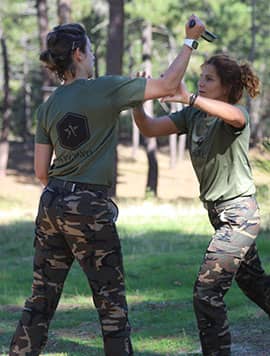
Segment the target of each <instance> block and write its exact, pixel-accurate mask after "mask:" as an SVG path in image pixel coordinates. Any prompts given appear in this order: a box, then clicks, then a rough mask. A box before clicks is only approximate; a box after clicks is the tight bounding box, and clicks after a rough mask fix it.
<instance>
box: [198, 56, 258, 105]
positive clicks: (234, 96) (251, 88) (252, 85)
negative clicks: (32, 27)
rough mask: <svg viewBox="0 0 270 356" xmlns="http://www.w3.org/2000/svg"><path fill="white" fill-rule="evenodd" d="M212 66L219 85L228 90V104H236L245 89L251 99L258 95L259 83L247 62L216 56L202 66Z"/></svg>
mask: <svg viewBox="0 0 270 356" xmlns="http://www.w3.org/2000/svg"><path fill="white" fill-rule="evenodd" d="M207 64H212V65H213V66H214V67H215V69H216V71H217V74H218V76H219V78H220V81H221V84H222V85H223V86H224V87H226V88H228V89H229V95H228V100H229V103H231V104H235V103H237V102H238V101H239V100H240V99H241V98H242V96H243V91H244V89H246V91H247V93H248V95H249V96H250V97H251V98H255V97H256V96H257V95H258V94H259V93H260V89H259V86H260V81H259V78H258V77H257V75H256V74H255V73H254V72H253V70H252V69H251V66H250V64H249V63H248V62H244V63H241V64H238V62H237V61H236V60H235V59H233V58H231V57H229V56H228V55H226V54H217V55H214V56H212V57H211V58H209V59H208V60H206V61H205V62H204V63H203V65H202V66H204V65H207Z"/></svg>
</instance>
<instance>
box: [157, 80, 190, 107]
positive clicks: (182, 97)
mask: <svg viewBox="0 0 270 356" xmlns="http://www.w3.org/2000/svg"><path fill="white" fill-rule="evenodd" d="M190 95H191V93H189V92H188V90H187V87H186V85H185V83H184V82H181V83H180V85H179V87H178V90H177V92H176V93H175V95H172V96H165V97H164V98H162V99H161V101H162V102H166V103H172V102H177V103H182V104H189V97H190Z"/></svg>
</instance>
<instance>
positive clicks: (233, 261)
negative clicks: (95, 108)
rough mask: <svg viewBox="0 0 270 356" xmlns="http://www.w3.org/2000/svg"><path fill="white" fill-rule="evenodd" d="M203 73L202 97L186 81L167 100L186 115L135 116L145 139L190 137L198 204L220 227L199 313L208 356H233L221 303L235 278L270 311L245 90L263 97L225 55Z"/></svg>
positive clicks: (202, 281)
mask: <svg viewBox="0 0 270 356" xmlns="http://www.w3.org/2000/svg"><path fill="white" fill-rule="evenodd" d="M201 69H202V71H201V76H200V79H199V82H198V91H197V93H194V94H192V93H190V92H188V91H187V89H186V87H185V85H184V84H183V83H181V85H180V87H179V90H178V94H177V95H175V96H172V97H166V98H163V100H164V101H167V102H172V101H178V102H181V103H183V104H187V105H188V106H187V107H185V108H184V109H183V110H181V111H178V112H175V113H172V114H170V115H168V116H163V117H159V118H155V119H154V120H152V118H151V117H149V116H148V115H147V114H146V113H145V112H144V109H143V107H142V106H138V107H136V108H135V109H133V111H134V118H135V121H136V124H137V126H138V127H139V129H140V131H141V133H142V134H143V135H145V136H149V137H151V136H163V135H168V134H173V133H178V134H187V138H188V140H187V145H188V149H189V152H190V156H191V161H192V164H193V168H194V170H195V172H196V175H197V178H198V180H199V183H200V199H201V200H202V202H203V204H204V206H205V207H206V209H207V210H208V216H209V219H210V222H211V224H212V226H213V227H214V229H215V233H214V235H213V236H212V239H211V241H210V243H209V245H208V247H207V250H206V253H205V255H204V259H203V262H202V264H201V268H200V271H199V274H198V277H197V280H196V283H195V286H194V310H195V314H196V317H197V323H198V328H199V333H200V340H201V345H202V352H203V355H205V356H206V355H207V356H210V355H211V356H228V355H230V354H231V351H230V348H231V336H230V332H229V326H228V320H227V315H226V306H225V303H224V299H223V298H224V295H225V294H226V292H227V291H228V290H229V288H230V286H231V283H232V280H233V278H234V277H235V279H236V282H237V283H238V285H239V287H240V288H241V289H242V291H243V292H244V293H245V294H246V295H247V296H248V297H249V298H250V299H251V300H253V301H254V302H255V303H257V304H258V305H259V306H260V307H261V308H262V309H263V310H264V311H265V312H266V313H268V314H270V279H269V277H268V276H266V275H265V273H264V270H263V269H262V267H261V262H260V259H259V256H258V252H257V249H256V245H255V239H256V237H257V235H258V232H259V227H260V216H259V208H258V205H257V202H256V199H255V197H254V194H255V185H254V181H253V178H252V173H251V168H250V164H249V160H248V148H249V137H250V119H249V115H248V113H247V111H246V109H245V107H244V106H243V105H242V104H240V103H239V101H240V100H241V98H242V96H243V91H244V89H246V91H247V93H248V95H249V96H250V97H252V98H253V97H255V96H256V95H257V94H258V93H259V80H258V78H257V76H256V75H255V74H254V73H253V71H252V70H251V68H250V66H249V64H247V63H245V64H238V63H237V61H236V60H234V59H232V58H230V57H229V56H227V55H224V54H218V55H214V56H213V57H211V58H210V59H208V60H206V61H205V63H204V64H203V65H202V66H201Z"/></svg>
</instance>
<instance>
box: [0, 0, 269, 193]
mask: <svg viewBox="0 0 270 356" xmlns="http://www.w3.org/2000/svg"><path fill="white" fill-rule="evenodd" d="M192 13H196V14H197V15H198V16H200V17H201V18H202V19H203V20H204V21H205V23H206V24H207V28H208V29H209V30H210V31H213V32H215V33H216V34H217V35H218V39H217V40H216V41H215V42H214V43H208V42H206V41H204V40H201V41H200V42H201V43H200V47H199V50H198V51H196V52H195V53H194V54H193V56H192V59H191V62H190V65H189V68H188V71H187V74H186V76H185V81H186V83H187V85H188V87H189V88H190V90H196V83H197V80H198V76H199V73H200V64H201V63H202V62H203V60H204V59H205V58H206V57H208V56H210V55H212V54H214V53H217V52H221V51H222V52H226V53H229V54H230V55H232V56H234V57H236V58H237V59H239V60H240V61H241V60H248V61H249V62H251V64H252V65H253V67H254V68H255V70H256V72H257V73H258V75H259V77H260V79H261V95H260V96H259V97H258V98H257V99H256V100H253V101H249V100H248V98H244V104H245V105H246V106H247V108H248V110H249V111H250V113H251V118H252V125H251V128H252V135H251V147H254V146H256V145H257V146H258V144H259V146H260V147H263V148H264V149H265V148H266V149H267V148H268V139H267V137H268V136H269V134H270V107H269V105H268V102H269V99H270V25H269V20H270V3H269V1H267V0H239V1H235V0H219V1H215V0H204V1H201V0H200V1H197V0H190V1H186V0H182V1H179V0H163V1H160V0H148V1H143V0H127V1H124V0H110V1H109V0H108V1H106V0H98V1H91V0H81V1H77V2H75V1H74V2H72V0H57V1H56V0H37V1H32V0H28V1H27V0H24V1H22V0H2V1H1V14H0V40H1V62H2V68H3V70H2V75H1V77H0V86H1V87H2V88H3V89H2V91H1V92H0V174H1V175H5V174H6V168H7V167H8V165H9V164H11V159H10V158H9V157H10V152H11V149H12V145H13V146H14V144H17V145H18V143H24V146H21V147H24V148H21V149H19V153H21V154H22V150H23V151H24V152H25V155H28V156H29V155H30V156H31V154H32V151H33V134H34V131H35V121H34V112H35V109H36V108H37V106H38V105H39V104H40V103H41V102H42V101H43V100H45V99H46V98H47V97H48V95H49V94H50V93H51V92H52V91H53V90H54V89H55V87H56V86H57V85H59V82H58V81H57V80H56V78H53V77H51V76H50V75H49V73H48V72H47V71H46V70H44V69H43V68H41V66H40V62H39V59H38V57H39V53H40V51H41V50H42V49H44V47H45V39H46V34H47V33H48V31H49V30H50V29H51V28H52V27H53V26H55V25H57V24H59V23H65V22H80V23H82V24H84V26H85V27H86V29H87V32H88V34H89V36H90V38H91V40H92V42H93V50H94V54H95V58H96V63H95V76H96V77H98V76H100V75H104V74H123V75H128V76H129V75H135V73H136V72H137V71H138V70H143V69H145V70H146V71H147V73H148V74H149V75H152V76H154V77H157V76H159V75H160V74H161V73H162V72H163V70H164V69H166V67H167V66H168V63H169V62H170V61H171V60H172V59H173V57H174V56H175V55H176V53H177V51H178V50H179V48H180V47H181V45H182V43H183V39H184V25H185V23H186V21H187V19H188V17H189V16H190V14H192ZM176 109H178V107H177V106H174V105H171V107H167V108H165V109H164V108H163V107H161V105H160V104H159V102H158V101H155V102H154V103H152V102H148V103H147V110H148V112H150V113H152V112H153V113H154V114H155V115H159V114H164V112H166V111H170V110H176ZM121 116H122V117H121V120H120V121H119V142H120V143H123V144H125V145H132V151H131V159H132V160H134V161H135V160H136V155H137V154H138V146H139V144H140V143H141V144H142V146H143V147H144V149H145V152H146V157H147V162H148V174H147V179H146V187H145V191H146V192H147V194H149V193H150V194H153V195H157V194H158V175H159V169H158V159H157V152H158V151H159V150H160V149H162V148H163V149H164V147H167V151H166V152H169V153H170V166H171V167H173V166H174V165H175V164H176V162H177V160H179V159H180V160H181V159H183V157H184V154H185V153H184V152H185V137H180V138H177V136H176V135H172V136H171V137H170V138H167V137H161V138H159V139H155V138H152V139H145V138H143V137H141V138H139V133H138V131H137V129H136V128H135V127H134V126H133V124H132V120H131V114H130V112H124V113H122V115H121ZM16 147H17V146H16ZM10 148H11V149H10ZM13 151H14V150H13ZM116 171H117V164H116ZM115 177H116V175H115ZM116 182H117V178H116V179H115V185H114V189H113V191H112V194H113V195H116V194H117V184H116Z"/></svg>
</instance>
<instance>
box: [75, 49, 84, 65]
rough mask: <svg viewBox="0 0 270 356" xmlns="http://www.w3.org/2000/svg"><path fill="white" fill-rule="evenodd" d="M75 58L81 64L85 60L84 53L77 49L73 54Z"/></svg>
mask: <svg viewBox="0 0 270 356" xmlns="http://www.w3.org/2000/svg"><path fill="white" fill-rule="evenodd" d="M73 58H74V59H75V60H77V61H78V62H81V60H82V59H83V58H84V53H83V52H82V51H81V50H80V49H79V48H76V49H75V51H74V52H73Z"/></svg>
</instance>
